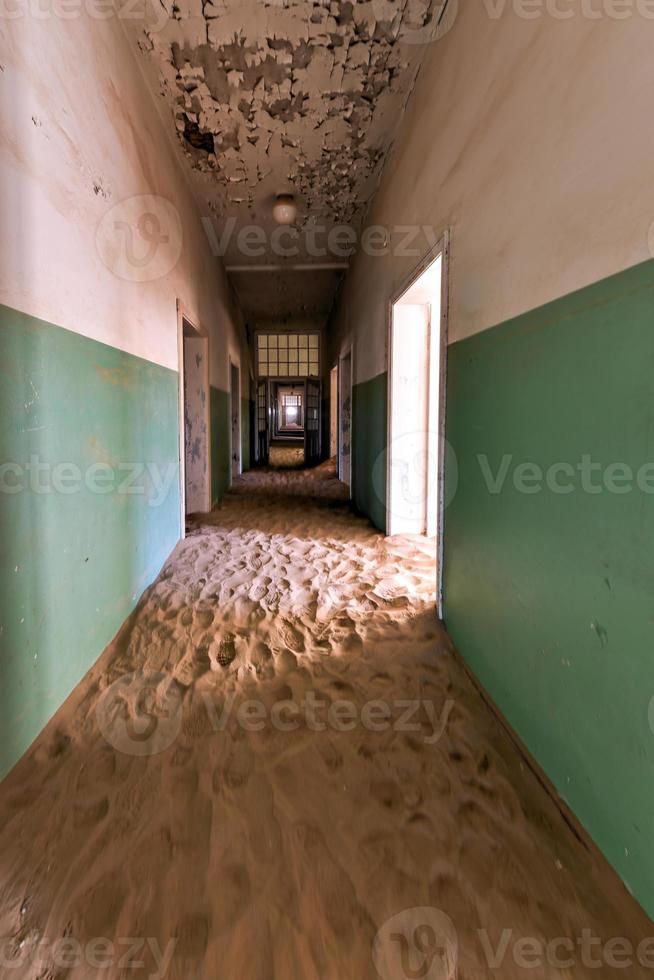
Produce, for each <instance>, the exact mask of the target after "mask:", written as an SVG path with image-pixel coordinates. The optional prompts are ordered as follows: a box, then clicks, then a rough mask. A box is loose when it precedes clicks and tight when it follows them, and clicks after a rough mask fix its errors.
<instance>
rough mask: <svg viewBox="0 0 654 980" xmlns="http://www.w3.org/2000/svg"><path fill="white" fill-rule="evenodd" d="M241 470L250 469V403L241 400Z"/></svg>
mask: <svg viewBox="0 0 654 980" xmlns="http://www.w3.org/2000/svg"><path fill="white" fill-rule="evenodd" d="M241 469H242V470H243V471H245V470H249V469H250V401H249V399H248V398H241Z"/></svg>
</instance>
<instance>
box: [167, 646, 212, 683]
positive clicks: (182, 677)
mask: <svg viewBox="0 0 654 980" xmlns="http://www.w3.org/2000/svg"><path fill="white" fill-rule="evenodd" d="M204 672H205V668H204V666H203V664H202V663H201V662H200V660H199V658H198V656H197V652H196V651H195V650H188V651H187V652H186V653H185V654H184V656H183V657H182V659H181V660H180V661H179V663H178V664H177V666H176V667H175V669H174V671H173V677H174V678H175V680H176V681H177V683H178V684H181V685H182V687H190V686H191V684H192V683H193V682H194V681H195V680H197V678H198V677H199V676H200V675H201V674H203V673H204Z"/></svg>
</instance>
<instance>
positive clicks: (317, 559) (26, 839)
mask: <svg viewBox="0 0 654 980" xmlns="http://www.w3.org/2000/svg"><path fill="white" fill-rule="evenodd" d="M340 492H341V490H340V487H339V485H338V483H337V481H336V480H335V479H334V476H333V471H331V470H330V469H329V467H323V468H322V469H321V468H318V470H317V471H308V472H306V471H303V472H301V473H292V472H290V473H272V474H271V473H268V474H265V473H260V472H259V473H253V474H247V475H246V476H244V477H242V478H241V479H239V480H238V481H237V483H236V486H235V489H234V491H233V492H231V493H230V494H228V495H227V496H226V498H225V500H224V503H223V505H222V506H221V507H220V508H219V509H217V510H215V511H214V512H213V513H212V515H210V517H208V518H206V519H204V520H203V521H201V522H197V523H195V524H194V525H192V528H191V531H190V533H189V535H188V537H187V538H186V539H185V540H184V541H182V542H180V544H179V545H178V546H177V548H176V549H175V551H174V553H173V555H172V557H171V558H170V560H169V561H168V563H167V564H166V566H165V568H164V570H163V572H162V573H161V575H160V577H159V579H158V581H157V582H156V583H155V584H154V585H153V586H152V587H151V588H150V589H149V590H148V591H147V592H146V593H145V595H144V596H143V598H142V600H141V602H140V604H139V606H138V608H137V610H136V611H135V613H134V614H133V616H132V618H131V619H130V621H129V622H128V623H127V624H126V626H125V628H124V629H123V631H122V632H121V634H120V635H119V637H118V638H117V639H116V641H115V642H114V643H113V645H112V646H111V647H110V648H109V649H108V650H107V651H106V652H105V654H104V655H103V657H102V659H101V661H100V662H99V663H98V665H96V668H94V670H93V671H92V672H91V674H90V675H89V676H88V677H87V678H86V679H85V681H84V682H83V683H82V684H81V685H80V686H79V687H78V688H77V690H76V691H75V693H74V694H73V695H72V696H71V698H70V699H69V700H68V702H67V703H66V704H65V705H64V707H63V708H62V709H61V710H60V711H59V713H58V714H57V716H56V717H55V718H54V720H53V722H52V723H51V724H50V726H49V727H48V728H47V729H46V730H45V732H44V733H43V734H42V736H41V737H40V738H39V739H38V740H37V742H36V743H35V744H34V746H33V747H32V749H31V750H30V752H29V753H28V754H27V756H26V757H24V759H23V760H22V762H21V763H20V764H19V765H18V766H17V767H16V768H15V770H14V771H13V773H12V774H11V776H10V777H9V778H8V779H7V780H6V781H5V783H3V785H2V789H1V792H0V896H1V898H0V902H1V904H0V935H1V936H3V937H7V940H8V945H7V947H6V949H5V956H6V955H8V951H9V955H13V956H16V957H18V956H21V955H23V956H26V955H27V953H30V954H31V955H33V956H34V957H37V958H38V957H40V960H38V968H32V967H29V966H25V968H24V969H22V970H16V971H15V972H14V973H13V974H12V975H15V976H16V977H17V978H18V977H21V978H22V977H28V976H30V977H31V976H35V977H36V976H43V977H44V976H48V977H57V976H60V975H63V974H62V973H57V972H56V969H55V968H54V966H53V964H52V959H51V957H52V950H53V949H54V948H55V947H53V946H52V945H51V943H52V941H54V940H56V939H57V938H59V939H60V938H62V937H68V939H70V940H76V941H77V942H79V943H80V944H82V948H83V949H85V950H88V946H87V944H88V943H89V941H90V940H91V939H94V938H95V939H97V938H100V937H103V938H106V939H110V940H112V941H113V942H114V947H113V948H114V954H113V959H110V961H109V966H108V967H107V969H104V970H103V971H102V975H103V976H104V977H107V978H109V977H111V978H113V977H117V976H118V975H119V974H120V975H121V976H123V975H124V973H120V969H119V968H118V966H117V956H118V953H116V952H115V951H116V950H118V951H119V952H120V955H124V954H125V953H126V947H125V946H124V945H122V946H121V945H120V942H121V941H124V938H125V937H149V939H152V940H153V942H150V941H148V943H147V944H144V945H143V946H142V947H140V948H139V950H138V953H139V958H140V959H142V960H143V963H144V966H143V968H142V969H141V970H133V971H129V972H130V976H132V975H133V976H135V977H141V976H145V975H153V976H157V975H165V976H167V977H174V978H180V980H181V978H184V980H189V978H191V977H193V978H198V980H204V978H206V980H210V978H214V977H216V975H217V973H216V971H217V970H219V971H220V975H221V976H224V977H226V978H230V980H231V978H237V977H238V978H243V980H264V978H279V980H326V978H330V980H331V978H349V977H352V978H355V977H356V978H357V980H358V978H363V980H367V978H373V977H375V976H377V974H376V972H375V968H374V966H373V959H372V955H373V940H374V937H375V935H376V933H377V931H378V930H379V929H380V927H382V926H383V924H384V923H385V922H387V920H388V919H389V918H390V917H392V916H395V915H396V914H398V913H400V912H402V911H403V910H405V909H414V908H416V907H420V908H422V907H430V908H432V909H437V910H439V912H438V913H437V914H436V916H437V917H436V918H435V919H434V921H436V922H442V921H444V920H443V919H442V914H444V915H446V916H447V917H448V918H449V920H451V922H452V924H453V928H454V929H455V931H456V935H457V936H458V954H457V955H458V970H459V972H458V974H457V976H458V978H459V980H464V978H465V980H472V978H482V977H484V978H485V977H490V976H496V977H501V978H502V980H511V978H513V977H526V976H535V975H542V976H545V975H547V976H548V977H555V976H556V977H571V976H574V977H575V978H576V980H577V978H581V977H595V976H597V975H598V973H597V971H596V970H595V969H594V968H587V967H585V966H583V964H581V963H580V962H579V961H578V960H577V961H576V965H575V969H574V970H573V971H572V972H569V971H568V972H566V971H565V970H563V971H558V972H557V971H552V970H550V972H548V973H547V974H545V973H541V974H537V973H536V974H535V973H534V971H533V970H524V969H520V968H518V967H517V966H516V964H515V962H514V959H513V955H512V949H513V946H510V947H508V952H507V953H506V957H505V959H504V961H503V964H502V967H501V969H497V970H495V971H494V972H493V971H492V970H491V969H490V968H489V966H488V963H487V960H486V959H485V958H484V953H483V950H484V944H483V942H482V939H481V938H480V930H486V933H484V934H485V935H486V942H487V944H490V945H491V947H492V948H493V949H495V948H496V947H497V946H498V944H499V943H500V941H501V940H502V931H503V930H512V932H511V937H513V938H512V940H511V942H515V941H517V940H518V939H520V938H522V937H535V938H536V939H554V938H556V937H570V938H572V939H573V940H576V938H577V937H581V936H582V930H584V929H590V930H592V931H593V933H594V934H596V935H599V936H601V937H604V940H605V941H606V940H607V939H609V938H611V937H613V936H621V937H626V938H629V939H631V940H632V941H634V942H637V941H638V940H639V939H640V938H642V937H643V936H645V935H646V934H647V932H646V930H647V920H646V919H645V917H644V916H643V915H642V914H641V913H639V911H638V909H637V908H636V906H635V905H634V904H633V902H632V901H631V900H630V899H629V898H628V896H627V895H626V893H625V892H624V890H623V889H622V886H621V885H620V884H619V883H618V881H617V879H615V878H614V876H613V875H612V874H611V873H609V872H608V871H607V869H606V867H605V866H604V865H600V864H599V863H597V862H596V860H595V859H594V858H593V856H592V855H591V854H590V853H589V851H588V850H587V849H586V848H585V847H584V846H583V844H581V843H580V841H579V840H578V839H577V838H576V837H575V836H574V835H573V833H572V832H571V831H570V828H569V827H568V825H567V824H566V823H565V822H564V820H563V818H562V817H561V815H560V813H559V811H558V810H557V809H556V808H555V807H554V805H553V803H552V802H551V800H550V798H549V797H548V796H547V795H546V793H545V792H544V790H543V788H542V787H541V785H540V784H539V783H538V782H537V781H536V779H535V778H534V776H533V775H532V774H531V772H530V771H529V770H528V769H527V768H526V767H525V766H524V764H523V762H522V760H521V757H520V756H519V755H518V754H517V752H516V750H515V748H514V747H513V745H512V744H511V743H510V742H509V740H508V738H507V736H506V735H505V733H504V731H503V730H502V729H501V728H500V726H499V725H498V723H497V721H496V719H495V718H494V717H493V716H492V715H491V714H490V713H489V711H488V709H487V708H486V706H485V705H484V703H483V702H482V700H481V699H480V697H479V695H478V693H477V692H476V690H475V689H474V688H473V687H472V685H471V683H470V681H469V680H468V678H467V677H466V675H465V674H464V673H463V672H462V670H461V669H460V667H459V666H458V663H457V661H456V660H455V659H454V657H453V655H452V652H451V650H450V646H449V643H448V640H447V637H446V635H445V633H444V632H443V630H442V628H441V626H440V625H439V623H438V621H437V619H436V616H435V613H434V600H435V594H434V593H435V574H434V558H435V556H434V546H433V543H431V542H430V541H428V540H427V539H425V538H418V537H415V538H412V537H400V536H397V537H394V538H393V539H388V538H384V537H383V536H382V535H381V534H379V533H378V532H376V531H375V530H374V529H373V528H372V527H371V526H370V525H369V524H368V523H367V522H365V521H363V520H361V519H358V518H356V517H355V516H353V515H352V514H351V513H350V512H349V510H348V508H347V506H346V505H345V504H344V503H343V502H342V501H340V500H339V499H338V496H339V494H340ZM135 672H136V673H135ZM126 678H127V679H126ZM148 686H149V687H150V690H149V691H148V690H147V688H148ZM372 701H374V702H375V704H376V709H375V708H373V709H371V702H372ZM246 702H248V703H247V704H246ZM339 703H340V706H339ZM308 704H312V705H313V706H314V707H313V709H311V710H309V709H308V708H307V705H308ZM317 705H319V707H317ZM343 705H345V707H343ZM380 705H381V708H380ZM407 705H408V706H409V708H410V709H412V713H411V714H410V716H408V717H407ZM154 748H158V749H160V751H159V752H158V753H157V754H152V755H147V754H141V753H143V752H146V753H147V752H148V751H150V750H152V749H154ZM430 915H432V918H433V917H434V913H430ZM438 915H441V918H440V919H439V918H438ZM402 921H404V920H402ZM387 931H388V929H387ZM409 938H410V937H409ZM451 938H452V937H451V936H450V937H449V938H448V943H449V946H448V949H449V954H451V955H453V956H454V955H455V953H456V946H455V945H454V944H452V942H451ZM155 940H156V947H155V945H154V941H155ZM46 941H47V942H46ZM169 944H172V945H169ZM375 950H376V951H377V954H378V953H379V946H376V947H375ZM25 951H27V953H26V952H25ZM166 951H168V954H170V955H171V956H172V959H171V960H170V962H169V963H165V956H166ZM449 954H448V955H449ZM162 957H163V958H164V966H166V970H165V974H164V970H163V967H162V968H161V969H160V970H159V973H157V970H158V969H159V966H160V965H161V962H162ZM39 970H41V972H39ZM47 971H50V972H47ZM90 975H91V973H89V970H88V969H84V968H80V969H79V970H78V971H75V972H73V973H71V976H73V977H78V976H79V977H87V976H90ZM93 975H95V974H93ZM400 975H401V974H400V973H397V976H400ZM445 975H446V974H445V973H443V974H442V976H445ZM601 975H602V976H609V975H612V971H611V970H606V971H602V974H601ZM620 975H622V974H620ZM645 975H647V974H646V971H641V970H640V968H639V967H637V966H636V967H634V968H632V969H630V971H629V976H630V977H640V976H645ZM452 976H454V974H452Z"/></svg>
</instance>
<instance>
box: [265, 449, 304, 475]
mask: <svg viewBox="0 0 654 980" xmlns="http://www.w3.org/2000/svg"><path fill="white" fill-rule="evenodd" d="M268 462H269V464H270V467H271V468H272V469H296V468H298V467H300V466H302V465H303V464H304V446H303V445H302V443H300V445H299V446H297V445H295V446H294V445H290V444H288V443H282V444H281V445H275V443H272V445H271V446H270V448H269V450H268Z"/></svg>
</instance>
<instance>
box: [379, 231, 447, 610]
mask: <svg viewBox="0 0 654 980" xmlns="http://www.w3.org/2000/svg"><path fill="white" fill-rule="evenodd" d="M445 260H446V252H445V243H444V242H443V243H441V244H440V246H439V249H438V250H437V251H436V252H435V253H434V254H432V256H431V257H430V258H429V259H428V260H427V261H426V262H425V263H423V265H422V266H421V268H420V269H419V270H418V272H417V273H416V274H415V275H414V276H413V277H412V279H411V280H410V282H409V283H408V285H407V286H405V288H404V290H403V291H402V292H401V293H400V294H399V295H398V296H397V297H396V298H395V300H394V301H393V302H392V305H391V316H390V335H389V367H390V379H389V407H388V438H389V451H388V471H387V531H388V533H389V534H425V535H427V536H428V537H437V539H438V543H437V550H438V553H439V555H441V554H442V485H443V454H444V444H445V442H444V435H445V434H444V422H445V357H446V351H447V347H446V344H447V340H446V318H445V310H446V303H445V275H444V264H445ZM441 565H442V561H439V576H440V566H441ZM439 585H440V579H439ZM439 597H440V587H439Z"/></svg>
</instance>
